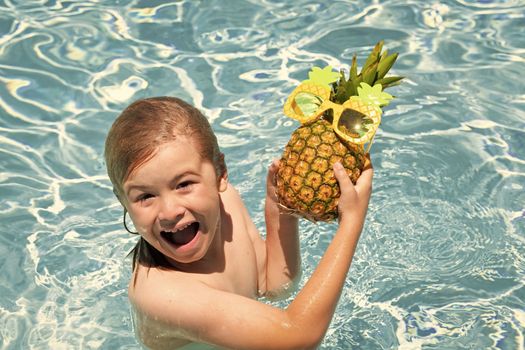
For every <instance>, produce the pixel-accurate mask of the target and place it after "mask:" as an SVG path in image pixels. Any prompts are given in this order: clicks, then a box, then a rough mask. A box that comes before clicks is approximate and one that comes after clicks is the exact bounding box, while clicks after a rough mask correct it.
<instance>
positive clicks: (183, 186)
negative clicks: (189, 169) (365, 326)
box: [177, 181, 194, 190]
mask: <svg viewBox="0 0 525 350" xmlns="http://www.w3.org/2000/svg"><path fill="white" fill-rule="evenodd" d="M193 184H194V182H192V181H182V182H181V183H179V184H178V185H177V189H178V190H185V189H189V188H190V187H191V186H192V185H193Z"/></svg>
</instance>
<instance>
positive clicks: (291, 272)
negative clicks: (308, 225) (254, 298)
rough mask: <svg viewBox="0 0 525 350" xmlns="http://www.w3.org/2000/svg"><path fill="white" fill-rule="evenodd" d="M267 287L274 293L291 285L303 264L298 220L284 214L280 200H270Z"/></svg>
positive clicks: (267, 240)
mask: <svg viewBox="0 0 525 350" xmlns="http://www.w3.org/2000/svg"><path fill="white" fill-rule="evenodd" d="M265 214H266V217H265V219H266V252H267V264H266V281H267V282H266V283H267V285H266V287H267V288H266V289H267V291H268V292H270V294H271V293H272V291H273V292H276V291H279V290H281V289H282V288H283V287H286V286H287V285H290V283H291V282H293V281H294V279H295V278H296V277H297V276H298V275H299V271H300V266H301V255H300V245H299V237H298V219H297V218H296V217H294V216H292V215H289V214H285V213H281V212H280V210H279V207H278V205H277V203H275V202H274V201H272V200H269V199H268V198H267V200H266V210H265Z"/></svg>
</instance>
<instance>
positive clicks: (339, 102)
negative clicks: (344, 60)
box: [277, 42, 402, 221]
mask: <svg viewBox="0 0 525 350" xmlns="http://www.w3.org/2000/svg"><path fill="white" fill-rule="evenodd" d="M382 49H383V42H379V43H378V44H377V45H376V46H375V47H374V49H373V51H372V53H371V54H370V56H369V57H368V59H367V60H366V62H365V65H364V66H363V68H362V69H361V72H360V73H359V74H358V73H357V59H356V56H355V55H354V58H353V60H352V66H351V68H350V74H349V77H348V79H347V78H346V76H345V74H344V73H343V72H342V71H341V72H339V73H337V72H333V71H332V68H331V67H330V66H328V67H325V68H324V69H321V68H318V67H314V68H313V69H312V71H311V72H310V73H309V79H308V80H306V81H304V82H302V83H301V84H300V85H299V86H298V87H297V88H296V89H295V90H294V91H293V92H292V93H291V94H290V96H289V97H288V99H287V100H286V103H285V105H284V113H285V114H286V115H287V116H289V117H291V118H293V119H296V120H298V121H299V122H301V123H302V125H301V126H300V127H299V128H298V129H297V130H295V131H294V132H293V134H292V136H291V138H290V141H289V142H288V144H287V145H286V148H285V150H284V153H283V155H282V158H281V161H280V167H279V171H278V173H277V195H278V198H279V203H280V205H281V207H282V208H283V209H285V210H287V211H288V212H291V213H294V214H296V215H299V216H302V217H304V218H306V219H309V220H312V221H332V220H334V219H335V218H337V216H338V211H337V203H338V200H339V196H340V194H341V191H340V187H339V185H338V182H337V180H336V178H335V176H334V171H333V165H334V164H335V163H337V162H340V163H341V164H342V165H343V166H344V168H345V169H346V173H347V175H348V177H349V178H350V179H351V180H352V182H353V183H356V181H357V179H358V178H359V176H360V175H361V172H362V171H363V169H364V167H365V164H366V158H365V153H367V152H368V151H369V150H370V146H371V145H372V141H373V138H374V136H375V133H376V131H377V128H378V127H379V124H380V123H381V114H382V110H381V107H383V106H386V105H387V104H388V103H389V101H390V100H391V99H392V98H393V97H392V96H391V95H390V94H388V93H385V92H383V89H385V88H386V87H389V86H392V85H395V84H397V83H398V82H399V81H400V80H401V79H402V77H386V74H387V72H388V71H389V70H390V68H391V67H392V65H393V64H394V62H395V61H396V59H397V53H394V54H391V55H388V53H387V51H386V50H385V51H382ZM365 145H366V148H365Z"/></svg>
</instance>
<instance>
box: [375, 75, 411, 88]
mask: <svg viewBox="0 0 525 350" xmlns="http://www.w3.org/2000/svg"><path fill="white" fill-rule="evenodd" d="M404 78H405V77H399V76H391V77H385V78H383V79H378V80H377V81H376V84H381V85H383V90H384V89H386V88H387V87H391V86H395V85H398V84H399V83H400V82H401V79H404Z"/></svg>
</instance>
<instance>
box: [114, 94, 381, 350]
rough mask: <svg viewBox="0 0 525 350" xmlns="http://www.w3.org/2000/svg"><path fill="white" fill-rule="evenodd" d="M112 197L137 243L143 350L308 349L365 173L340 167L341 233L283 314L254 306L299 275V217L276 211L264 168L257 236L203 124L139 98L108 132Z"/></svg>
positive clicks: (357, 213)
mask: <svg viewBox="0 0 525 350" xmlns="http://www.w3.org/2000/svg"><path fill="white" fill-rule="evenodd" d="M105 158H106V164H107V169H108V174H109V177H110V179H111V182H112V183H113V186H114V192H115V194H116V195H117V197H118V199H119V201H120V202H121V203H122V205H123V207H124V215H125V214H126V212H128V213H129V215H130V218H131V220H132V221H133V223H134V225H135V228H136V230H137V231H138V234H140V240H139V242H138V244H137V245H136V247H135V248H134V251H133V276H132V279H131V281H130V284H129V298H130V301H131V304H132V306H133V310H134V316H135V322H136V330H137V333H138V337H139V338H140V339H141V341H142V342H143V343H144V344H145V345H146V346H147V347H149V348H151V349H175V348H178V347H181V346H184V345H187V344H190V343H206V344H210V345H213V346H217V347H223V348H234V349H265V350H267V349H299V348H300V349H311V348H315V347H316V346H318V345H319V344H320V342H321V341H322V339H323V336H324V334H325V332H326V330H327V328H328V326H329V324H330V320H331V318H332V315H333V313H334V310H335V307H336V304H337V301H338V298H339V295H340V293H341V290H342V288H343V285H344V282H345V278H346V274H347V272H348V269H349V268H350V263H351V261H352V257H353V255H354V251H355V249H356V245H357V241H358V239H359V236H360V233H361V230H362V227H363V223H364V220H365V215H366V211H367V207H368V200H369V198H370V193H371V183H372V168H371V167H369V168H368V169H367V170H365V171H364V172H363V174H362V175H361V177H360V178H359V180H358V182H357V184H356V185H355V186H354V185H353V184H352V182H351V181H350V179H349V178H348V176H347V175H346V173H345V171H344V170H343V169H342V166H340V164H336V165H335V166H334V171H335V175H336V177H337V180H338V182H339V184H340V186H341V198H340V200H339V228H338V230H337V232H336V234H335V236H334V238H333V240H332V242H331V243H330V245H329V247H328V249H327V251H326V252H325V254H324V256H323V258H322V259H321V261H320V263H319V265H318V267H317V268H316V270H315V271H314V273H313V274H312V276H311V277H310V279H309V280H308V282H307V283H306V284H305V286H304V287H303V288H302V290H301V291H300V292H299V293H298V294H297V296H296V298H295V300H293V302H291V303H290V305H289V306H288V307H287V308H286V309H284V310H282V309H279V308H275V307H272V306H270V305H267V304H265V303H263V302H260V301H257V300H255V299H256V298H257V297H258V296H277V295H279V294H282V293H284V292H286V291H287V290H289V289H290V287H291V286H292V285H293V282H294V280H296V279H297V276H298V275H299V269H300V251H299V238H298V220H297V218H296V217H294V216H291V215H288V214H285V213H282V212H280V210H279V206H278V204H277V198H276V195H275V186H276V185H275V181H274V178H275V174H276V171H277V169H278V162H277V161H275V162H273V163H272V164H271V165H270V169H269V172H268V177H267V194H266V205H265V218H266V240H263V239H262V238H261V237H260V235H259V233H258V232H257V229H256V227H255V225H254V224H253V223H252V221H251V219H250V217H249V215H248V211H247V210H246V208H245V207H244V205H243V202H242V200H241V198H240V196H239V194H238V193H237V192H236V190H235V189H234V188H233V186H232V185H231V184H229V183H228V178H227V171H226V165H225V163H224V156H223V154H222V153H220V151H219V147H218V145H217V139H216V137H215V135H214V134H213V131H212V130H211V127H210V125H209V123H208V121H207V120H206V118H205V117H204V116H203V115H202V114H201V113H200V112H199V111H198V110H197V109H195V108H194V107H192V106H190V105H188V104H187V103H185V102H183V101H181V100H179V99H177V98H170V97H157V98H149V99H144V100H139V101H136V102H134V103H132V104H131V105H130V106H129V107H127V108H126V109H125V110H124V111H123V112H122V114H121V115H120V116H119V117H118V118H117V119H116V121H115V123H114V124H113V126H112V127H111V129H110V131H109V134H108V137H107V140H106V149H105Z"/></svg>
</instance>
